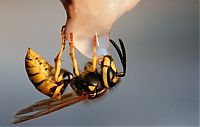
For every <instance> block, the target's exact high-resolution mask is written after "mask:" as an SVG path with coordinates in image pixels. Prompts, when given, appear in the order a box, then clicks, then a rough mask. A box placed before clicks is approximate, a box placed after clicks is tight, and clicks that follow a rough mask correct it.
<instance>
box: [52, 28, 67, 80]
mask: <svg viewBox="0 0 200 127" xmlns="http://www.w3.org/2000/svg"><path fill="white" fill-rule="evenodd" d="M61 37H62V45H61V48H60V51H59V52H58V54H57V56H56V58H55V59H54V63H55V70H56V72H55V80H56V82H59V74H60V69H61V65H62V60H61V57H62V53H63V51H64V49H65V45H66V36H65V26H63V27H62V29H61Z"/></svg>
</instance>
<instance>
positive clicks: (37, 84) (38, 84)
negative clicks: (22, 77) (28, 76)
mask: <svg viewBox="0 0 200 127" xmlns="http://www.w3.org/2000/svg"><path fill="white" fill-rule="evenodd" d="M44 81H45V79H44V80H42V81H40V82H38V83H35V82H34V81H32V83H33V85H34V86H35V87H36V88H37V87H38V86H40V85H41V84H42V83H43V82H44Z"/></svg>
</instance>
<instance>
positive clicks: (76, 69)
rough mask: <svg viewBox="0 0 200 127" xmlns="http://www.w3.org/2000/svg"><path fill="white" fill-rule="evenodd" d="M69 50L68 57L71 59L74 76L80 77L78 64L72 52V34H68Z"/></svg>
mask: <svg viewBox="0 0 200 127" xmlns="http://www.w3.org/2000/svg"><path fill="white" fill-rule="evenodd" d="M69 48H70V54H69V55H70V56H71V59H72V63H73V66H74V73H75V75H76V76H80V72H79V69H78V63H77V60H76V56H75V52H74V41H73V33H69Z"/></svg>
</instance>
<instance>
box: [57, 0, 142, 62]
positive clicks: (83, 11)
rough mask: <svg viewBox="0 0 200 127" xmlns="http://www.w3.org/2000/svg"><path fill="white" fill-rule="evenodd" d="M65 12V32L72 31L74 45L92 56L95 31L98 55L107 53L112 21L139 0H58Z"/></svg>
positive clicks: (88, 55)
mask: <svg viewBox="0 0 200 127" xmlns="http://www.w3.org/2000/svg"><path fill="white" fill-rule="evenodd" d="M60 1H61V2H62V4H63V6H64V7H65V9H66V12H67V16H68V19H67V23H66V26H67V33H66V34H68V33H69V32H73V34H74V41H75V42H74V44H75V47H76V48H77V49H78V50H79V51H80V52H81V53H83V54H84V55H85V56H87V57H90V58H91V57H92V38H93V36H94V35H95V34H96V33H97V35H98V38H99V45H98V47H97V53H98V54H99V55H105V54H108V53H109V51H108V48H109V36H110V31H111V27H112V25H113V23H114V22H115V21H116V20H117V19H118V18H119V17H120V16H121V15H122V14H124V13H125V12H127V11H129V10H131V9H132V8H133V7H135V6H136V4H137V3H138V2H139V1H140V0H60Z"/></svg>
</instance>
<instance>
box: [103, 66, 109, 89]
mask: <svg viewBox="0 0 200 127" xmlns="http://www.w3.org/2000/svg"><path fill="white" fill-rule="evenodd" d="M107 71H108V67H105V66H104V67H103V75H102V76H103V82H104V85H105V87H107V88H110V87H109V85H108V80H107Z"/></svg>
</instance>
